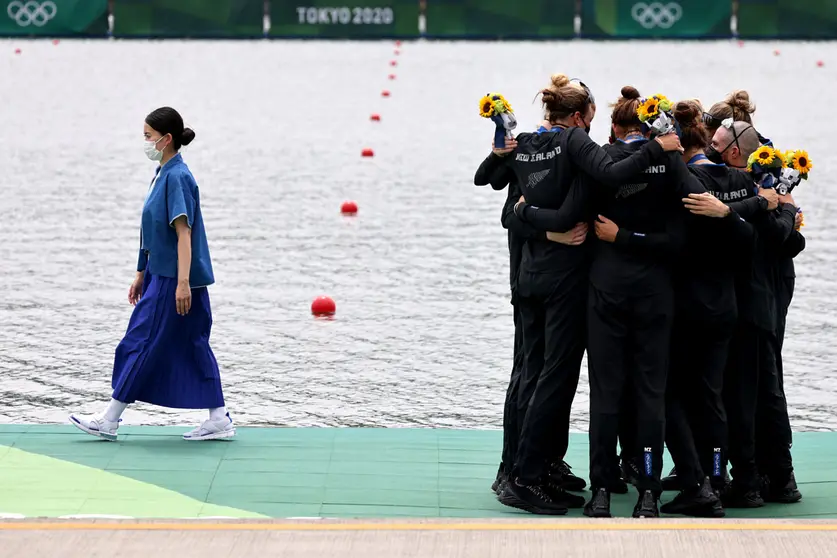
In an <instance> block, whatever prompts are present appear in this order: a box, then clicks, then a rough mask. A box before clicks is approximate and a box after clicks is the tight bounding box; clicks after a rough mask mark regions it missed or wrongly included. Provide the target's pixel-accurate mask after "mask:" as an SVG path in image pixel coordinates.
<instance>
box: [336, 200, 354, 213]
mask: <svg viewBox="0 0 837 558" xmlns="http://www.w3.org/2000/svg"><path fill="white" fill-rule="evenodd" d="M340 213H342V214H343V215H357V204H356V203H355V202H353V201H345V202H343V205H341V206H340Z"/></svg>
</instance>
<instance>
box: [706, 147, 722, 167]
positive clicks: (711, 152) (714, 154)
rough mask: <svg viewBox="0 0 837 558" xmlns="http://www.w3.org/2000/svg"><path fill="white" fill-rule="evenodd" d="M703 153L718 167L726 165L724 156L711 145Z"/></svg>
mask: <svg viewBox="0 0 837 558" xmlns="http://www.w3.org/2000/svg"><path fill="white" fill-rule="evenodd" d="M703 153H704V154H705V155H706V158H707V159H709V160H710V161H712V162H713V163H715V164H716V165H723V164H724V156H723V155H722V154H721V152H720V151H718V150H717V149H715V148H714V147H712V146H711V145H710V146H709V147H707V148H706V149H704V150H703Z"/></svg>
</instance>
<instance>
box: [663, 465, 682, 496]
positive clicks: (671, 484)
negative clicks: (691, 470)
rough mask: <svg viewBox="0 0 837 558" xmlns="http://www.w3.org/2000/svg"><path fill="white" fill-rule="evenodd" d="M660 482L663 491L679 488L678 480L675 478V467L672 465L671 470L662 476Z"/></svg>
mask: <svg viewBox="0 0 837 558" xmlns="http://www.w3.org/2000/svg"><path fill="white" fill-rule="evenodd" d="M661 482H662V484H663V490H665V491H669V490H681V488H682V487H681V486H680V481H679V480H677V467H672V468H671V472H670V473H669V474H668V476H667V477H663V479H662V481H661Z"/></svg>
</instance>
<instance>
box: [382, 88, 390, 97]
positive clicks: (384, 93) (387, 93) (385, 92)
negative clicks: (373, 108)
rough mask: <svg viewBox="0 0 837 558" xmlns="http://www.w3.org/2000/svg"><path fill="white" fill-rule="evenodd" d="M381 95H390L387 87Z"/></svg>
mask: <svg viewBox="0 0 837 558" xmlns="http://www.w3.org/2000/svg"><path fill="white" fill-rule="evenodd" d="M381 97H389V91H387V90H386V89H384V90H383V91H381Z"/></svg>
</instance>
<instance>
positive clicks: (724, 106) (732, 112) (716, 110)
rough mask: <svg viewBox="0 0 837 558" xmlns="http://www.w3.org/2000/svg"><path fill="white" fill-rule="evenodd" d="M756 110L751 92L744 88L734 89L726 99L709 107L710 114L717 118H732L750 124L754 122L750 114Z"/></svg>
mask: <svg viewBox="0 0 837 558" xmlns="http://www.w3.org/2000/svg"><path fill="white" fill-rule="evenodd" d="M754 112H756V105H754V104H753V103H752V102H750V94H749V93H747V92H746V91H744V90H743V89H739V90H737V91H733V92H732V93H730V94H729V95H727V98H726V99H724V100H723V101H719V102H717V103H715V104H714V105H712V108H710V109H709V114H711V115H712V116H713V117H714V118H715V119H716V120H719V121H720V120H726V119H727V118H732V119H733V120H735V121H736V122H738V121H741V122H746V123H748V124H752V123H753V118H752V117H751V116H750V115H751V114H753V113H754Z"/></svg>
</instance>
